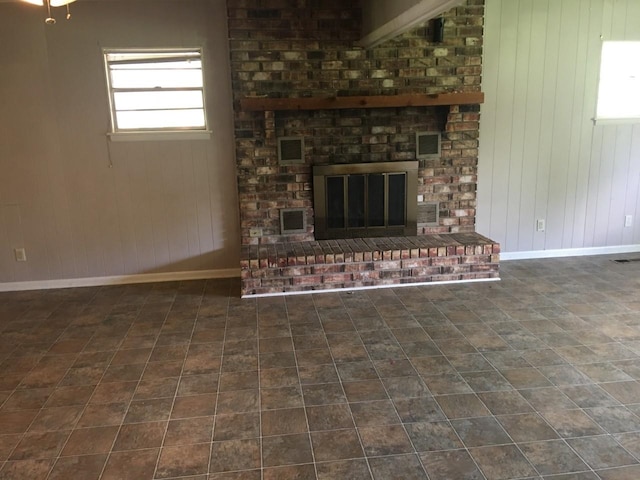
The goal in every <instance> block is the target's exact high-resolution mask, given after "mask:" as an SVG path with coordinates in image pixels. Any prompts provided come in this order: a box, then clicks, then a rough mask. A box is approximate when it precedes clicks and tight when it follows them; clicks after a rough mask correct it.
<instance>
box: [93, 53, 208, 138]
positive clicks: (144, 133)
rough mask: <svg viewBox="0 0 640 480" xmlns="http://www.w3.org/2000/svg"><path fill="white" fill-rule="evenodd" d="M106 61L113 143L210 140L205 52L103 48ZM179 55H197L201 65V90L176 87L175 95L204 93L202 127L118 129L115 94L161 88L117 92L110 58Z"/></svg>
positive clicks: (151, 90) (140, 88) (150, 90)
mask: <svg viewBox="0 0 640 480" xmlns="http://www.w3.org/2000/svg"><path fill="white" fill-rule="evenodd" d="M102 53H103V59H104V66H105V74H106V82H107V93H108V96H109V112H110V119H111V131H110V132H108V133H107V135H108V137H109V138H110V140H111V141H130V140H131V141H135V140H200V139H209V138H210V137H211V131H210V130H209V128H208V118H207V117H208V116H207V106H206V103H207V102H206V94H205V91H206V85H205V73H204V72H205V65H204V55H203V52H202V48H200V47H194V48H154V49H149V48H104V49H103V51H102ZM163 53H166V54H174V55H175V54H180V53H184V54H185V56H190V55H193V54H194V53H197V54H198V57H196V58H198V60H199V61H200V62H201V73H202V86H201V87H184V88H181V87H173V88H172V89H174V88H175V90H176V91H199V92H201V93H202V101H203V107H202V108H203V115H204V125H203V126H184V127H173V126H172V127H150V128H144V127H140V128H119V127H118V118H117V117H118V115H117V114H118V111H117V110H116V102H115V97H114V94H115V93H118V92H132V93H135V92H141V93H146V92H153V91H158V90H161V89H162V88H161V87H155V88H148V87H132V88H127V89H118V88H114V87H113V85H112V76H111V71H112V69H111V67H110V66H111V64H112V63H115V61H110V59H109V55H114V54H140V55H144V54H163Z"/></svg>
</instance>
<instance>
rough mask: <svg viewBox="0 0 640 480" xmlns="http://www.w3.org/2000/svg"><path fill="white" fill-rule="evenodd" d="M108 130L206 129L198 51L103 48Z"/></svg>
mask: <svg viewBox="0 0 640 480" xmlns="http://www.w3.org/2000/svg"><path fill="white" fill-rule="evenodd" d="M104 59H105V65H106V71H107V85H108V88H109V100H110V104H111V127H112V132H113V133H115V134H118V133H131V132H134V133H135V132H175V131H188V132H193V131H201V132H204V131H206V129H207V121H206V115H205V107H204V105H205V102H204V83H203V75H202V52H201V51H200V50H199V49H189V50H117V51H116V50H105V52H104Z"/></svg>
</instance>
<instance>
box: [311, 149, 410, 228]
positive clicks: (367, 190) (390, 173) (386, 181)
mask: <svg viewBox="0 0 640 480" xmlns="http://www.w3.org/2000/svg"><path fill="white" fill-rule="evenodd" d="M417 183H418V162H417V161H410V162H377V163H359V164H344V165H342V164H341V165H323V166H315V167H313V191H314V210H315V237H316V239H317V240H322V239H336V238H361V237H365V238H366V237H383V236H403V235H416V233H417V228H416V225H417V223H416V221H417V220H416V218H417V200H416V199H417V196H416V192H417Z"/></svg>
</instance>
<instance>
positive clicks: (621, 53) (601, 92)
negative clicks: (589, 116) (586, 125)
mask: <svg viewBox="0 0 640 480" xmlns="http://www.w3.org/2000/svg"><path fill="white" fill-rule="evenodd" d="M594 121H595V123H596V124H604V125H606V124H622V123H640V42H638V41H611V40H607V41H603V42H602V52H601V56H600V78H599V82H598V99H597V103H596V116H595V118H594Z"/></svg>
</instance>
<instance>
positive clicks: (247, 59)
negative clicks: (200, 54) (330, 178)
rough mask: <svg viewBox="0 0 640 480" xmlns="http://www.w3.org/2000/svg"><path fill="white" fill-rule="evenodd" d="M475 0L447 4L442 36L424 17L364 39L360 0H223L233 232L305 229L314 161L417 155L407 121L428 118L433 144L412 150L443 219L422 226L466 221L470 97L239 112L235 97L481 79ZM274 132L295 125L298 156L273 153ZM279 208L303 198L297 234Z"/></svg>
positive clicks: (474, 115)
mask: <svg viewBox="0 0 640 480" xmlns="http://www.w3.org/2000/svg"><path fill="white" fill-rule="evenodd" d="M483 3H484V1H483V0H467V2H466V4H465V5H463V6H460V7H457V8H455V9H453V10H451V11H450V12H448V13H447V14H445V32H444V41H443V42H442V43H433V42H431V41H430V39H431V32H430V30H429V27H428V25H427V26H423V27H421V28H417V29H415V30H413V31H411V32H408V33H406V34H404V35H402V36H400V37H398V38H396V39H394V40H391V41H388V42H386V43H384V44H383V45H381V46H379V47H377V48H373V49H368V50H365V49H362V48H359V47H357V46H356V42H357V40H359V38H360V36H361V35H360V33H361V32H360V26H361V10H360V8H359V6H358V2H345V1H344V0H296V1H295V2H291V1H286V0H233V1H231V0H229V2H228V15H229V38H230V41H229V45H230V55H231V71H232V82H233V92H234V106H235V107H234V111H235V134H236V158H237V177H238V192H239V201H240V218H241V236H242V243H243V244H245V245H248V244H257V243H278V242H283V241H288V242H291V241H304V240H313V238H314V237H313V195H312V191H311V166H312V165H318V164H331V163H359V162H372V161H389V160H411V159H415V136H414V135H415V132H416V131H424V130H434V129H435V130H440V131H442V132H443V138H442V155H441V157H440V158H438V159H435V160H422V161H421V163H420V171H419V185H418V194H422V195H424V197H425V201H439V202H441V203H440V225H439V226H438V227H425V226H424V225H419V229H418V230H419V234H428V233H448V232H451V233H455V232H473V231H474V224H475V204H476V193H475V192H476V173H477V155H478V152H477V148H478V121H479V113H478V112H479V105H470V106H460V107H458V106H452V107H451V108H448V107H437V108H436V107H411V108H384V109H382V108H381V109H353V110H321V111H296V112H293V111H291V112H280V111H279V112H244V111H242V110H241V109H240V105H239V100H240V99H241V98H244V97H249V96H267V97H312V96H317V97H331V96H349V95H396V94H406V93H444V92H452V91H480V80H481V54H482V22H483V10H484V7H483ZM281 136H303V137H304V140H305V163H304V164H300V165H289V166H283V165H279V163H278V156H277V141H276V139H277V137H281ZM282 208H305V209H306V212H307V224H308V231H307V233H306V234H297V235H288V236H282V235H280V223H279V211H280V209H282ZM251 228H260V229H261V231H262V235H261V236H258V237H251V236H250V235H249V229H251Z"/></svg>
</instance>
